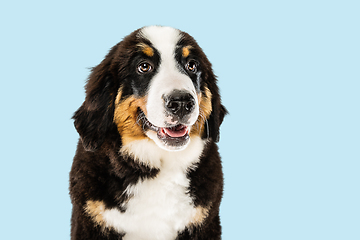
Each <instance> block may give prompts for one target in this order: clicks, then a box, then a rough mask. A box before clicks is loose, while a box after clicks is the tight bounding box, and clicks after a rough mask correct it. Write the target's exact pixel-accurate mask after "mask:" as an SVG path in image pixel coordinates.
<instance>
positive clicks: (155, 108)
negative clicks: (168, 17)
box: [140, 26, 198, 127]
mask: <svg viewBox="0 0 360 240" xmlns="http://www.w3.org/2000/svg"><path fill="white" fill-rule="evenodd" d="M140 35H141V36H142V37H144V38H146V39H147V40H149V41H150V42H151V44H152V45H153V47H154V48H155V49H156V50H157V51H158V52H159V54H160V59H161V60H160V66H158V69H157V73H156V75H155V76H154V77H153V79H152V80H151V82H150V85H149V89H148V99H147V106H146V108H147V118H148V120H149V121H150V122H151V123H153V124H154V125H156V126H159V127H164V126H165V125H166V124H165V122H166V116H165V115H166V114H165V112H166V110H165V108H164V102H163V96H166V95H168V94H170V93H171V92H172V91H173V90H184V91H187V92H189V93H190V94H192V95H193V97H194V99H195V101H196V107H195V111H194V112H193V113H192V116H191V117H190V124H193V123H194V122H195V121H196V119H197V117H198V102H197V97H196V90H195V87H194V84H193V82H192V80H191V79H190V77H189V76H188V75H186V74H185V73H183V72H181V70H180V69H179V67H181V66H179V63H178V62H177V61H176V59H175V50H176V46H177V43H178V42H179V41H180V39H181V37H182V36H181V32H180V31H179V30H177V29H174V28H171V27H160V26H151V27H145V28H143V29H142V30H141V31H140Z"/></svg>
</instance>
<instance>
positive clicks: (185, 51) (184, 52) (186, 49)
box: [182, 46, 192, 58]
mask: <svg viewBox="0 0 360 240" xmlns="http://www.w3.org/2000/svg"><path fill="white" fill-rule="evenodd" d="M191 48H192V47H191V46H186V47H183V49H182V56H183V57H184V58H186V57H188V56H189V55H190V49H191Z"/></svg>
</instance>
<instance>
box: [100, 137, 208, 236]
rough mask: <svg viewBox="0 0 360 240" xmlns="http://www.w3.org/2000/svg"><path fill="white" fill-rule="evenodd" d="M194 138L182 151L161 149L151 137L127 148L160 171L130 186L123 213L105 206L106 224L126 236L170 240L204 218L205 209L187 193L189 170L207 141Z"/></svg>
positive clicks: (103, 215) (104, 218)
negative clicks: (153, 176)
mask: <svg viewBox="0 0 360 240" xmlns="http://www.w3.org/2000/svg"><path fill="white" fill-rule="evenodd" d="M191 140H192V142H191V143H190V144H189V146H188V147H187V148H186V149H185V150H183V151H181V152H167V151H164V150H159V148H158V147H156V146H155V145H153V144H152V142H151V141H147V142H141V143H138V145H137V146H135V147H134V146H132V147H130V148H129V146H128V147H127V148H126V149H125V151H126V152H128V153H129V152H131V153H132V154H133V156H134V157H135V158H136V159H138V160H139V159H142V161H145V162H146V163H147V164H149V165H156V166H157V167H159V168H160V172H159V173H158V175H157V176H156V177H155V178H154V179H146V180H143V181H139V182H138V183H136V184H135V185H130V186H128V188H127V189H126V191H125V192H124V194H127V195H128V196H130V200H129V201H128V202H127V203H125V204H124V207H125V208H126V211H125V212H124V213H121V212H120V211H118V210H117V209H115V208H114V209H107V210H105V209H104V211H103V212H102V214H101V215H102V219H103V221H104V222H105V225H106V226H107V227H111V228H113V229H115V230H117V231H118V232H125V233H126V235H125V237H124V239H125V240H135V239H136V240H141V239H148V240H152V239H153V240H155V239H156V240H165V239H166V240H169V239H175V238H176V235H177V233H178V232H179V231H181V230H183V229H184V228H185V227H186V226H188V225H190V224H196V223H197V221H199V220H201V219H202V218H203V215H205V214H206V210H205V211H204V209H203V208H199V207H195V206H194V205H193V201H192V199H191V198H190V196H189V194H188V193H187V191H188V190H187V189H188V187H189V179H187V178H186V173H187V170H188V169H189V168H191V167H195V165H194V164H196V163H197V162H198V161H199V157H200V155H201V152H202V150H203V147H204V142H203V141H202V140H201V139H200V138H195V139H191ZM144 141H146V140H144ZM138 147H140V148H138ZM135 148H138V149H141V151H136V150H135ZM123 150H124V149H123ZM145 155H146V156H145ZM139 161H140V160H139Z"/></svg>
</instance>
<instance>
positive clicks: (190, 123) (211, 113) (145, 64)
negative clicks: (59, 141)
mask: <svg viewBox="0 0 360 240" xmlns="http://www.w3.org/2000/svg"><path fill="white" fill-rule="evenodd" d="M225 114H226V110H225V108H224V107H223V106H222V105H221V100H220V96H219V90H218V87H217V84H216V77H215V75H214V73H213V71H212V67H211V64H210V62H209V60H208V59H207V57H206V56H205V54H204V53H203V51H202V49H201V48H200V47H199V46H198V44H197V43H196V41H195V40H194V39H193V38H192V37H191V36H190V35H188V34H187V33H184V32H181V31H179V30H177V29H173V28H170V27H159V26H151V27H145V28H141V29H139V30H136V31H135V32H133V33H131V34H130V35H129V36H127V37H125V38H124V39H123V41H121V42H120V43H118V44H117V45H115V46H114V47H113V48H112V49H111V50H110V52H109V54H108V55H107V56H106V57H105V59H104V60H103V61H102V62H101V63H100V64H99V65H98V66H96V67H95V68H94V69H93V70H92V73H91V75H90V77H89V80H88V82H87V85H86V99H85V101H84V103H83V105H82V106H81V107H80V108H79V109H78V111H77V112H76V113H75V114H74V117H73V118H74V119H75V127H76V129H77V131H78V132H79V134H80V136H81V139H82V142H83V145H84V147H85V148H86V149H87V150H90V151H94V150H96V149H97V148H99V147H100V146H101V145H102V143H103V142H104V140H105V139H106V138H107V137H109V136H110V135H111V136H114V133H115V132H116V134H118V135H119V136H120V137H121V141H122V144H123V145H126V144H129V143H131V142H133V141H137V140H142V139H146V138H147V139H151V140H153V141H154V142H155V143H156V144H157V146H159V147H160V148H162V149H166V150H169V151H174V150H183V149H185V148H186V147H187V145H188V144H189V142H190V141H191V138H192V137H194V136H198V137H201V138H203V139H205V138H211V139H213V140H214V141H218V138H219V127H220V124H221V122H222V120H223V117H224V115H225Z"/></svg>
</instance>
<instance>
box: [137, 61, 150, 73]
mask: <svg viewBox="0 0 360 240" xmlns="http://www.w3.org/2000/svg"><path fill="white" fill-rule="evenodd" d="M137 70H138V72H139V73H147V72H150V71H151V70H152V66H151V64H150V63H147V62H143V63H140V64H139V66H138V69H137Z"/></svg>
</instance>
